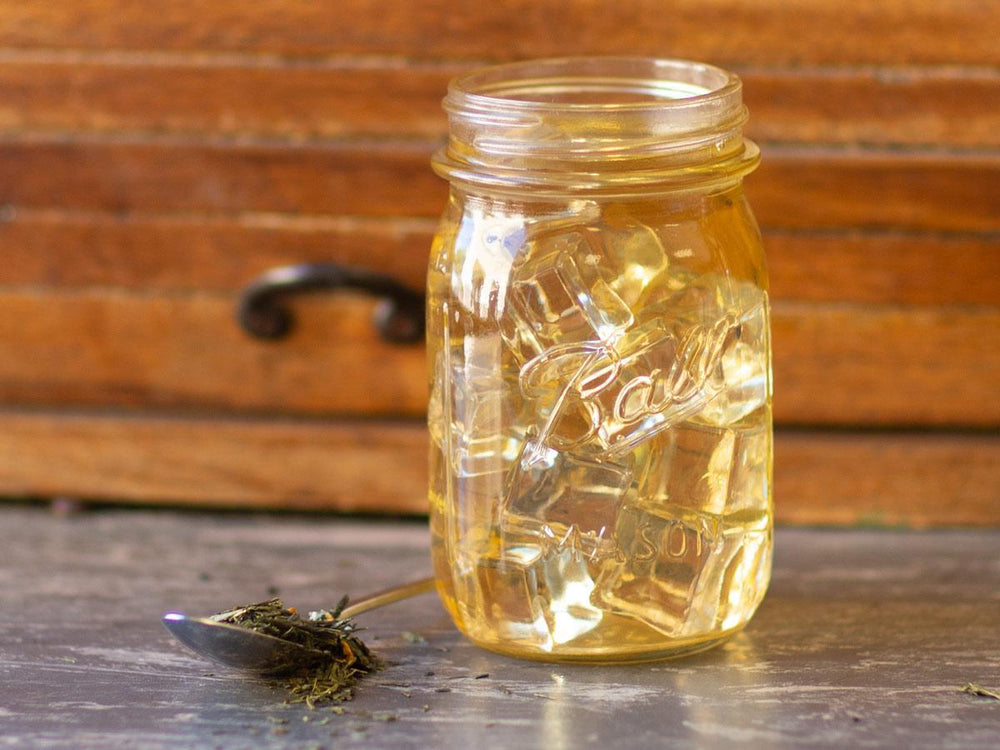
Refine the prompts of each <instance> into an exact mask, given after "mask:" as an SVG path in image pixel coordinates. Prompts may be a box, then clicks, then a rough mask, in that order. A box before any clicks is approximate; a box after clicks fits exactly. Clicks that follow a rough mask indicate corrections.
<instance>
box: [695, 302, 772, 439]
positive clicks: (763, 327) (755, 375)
mask: <svg viewBox="0 0 1000 750" xmlns="http://www.w3.org/2000/svg"><path fill="white" fill-rule="evenodd" d="M737 325H738V331H739V337H738V340H736V341H735V342H733V344H732V345H731V346H728V347H727V348H726V349H725V351H723V353H722V359H721V361H720V363H719V364H720V367H721V370H722V372H721V380H722V383H723V387H722V389H721V390H720V391H719V393H718V394H717V395H716V396H715V397H714V398H713V399H712V400H711V401H710V402H709V403H708V404H707V405H706V406H705V408H704V409H703V410H702V411H701V413H700V414H699V415H698V417H697V419H699V420H702V421H705V422H708V423H710V424H716V425H727V424H732V423H734V422H737V421H739V420H741V419H743V418H745V417H746V416H747V415H749V414H752V413H754V412H755V411H757V410H758V409H761V408H763V407H764V406H765V405H766V404H767V400H768V397H769V396H770V392H771V370H770V366H769V363H768V360H767V352H768V348H769V340H768V339H769V326H768V320H767V304H766V302H765V301H764V300H763V298H761V299H760V301H759V302H758V304H756V305H755V306H754V307H752V308H750V309H749V310H743V311H741V312H740V314H739V317H738V318H737Z"/></svg>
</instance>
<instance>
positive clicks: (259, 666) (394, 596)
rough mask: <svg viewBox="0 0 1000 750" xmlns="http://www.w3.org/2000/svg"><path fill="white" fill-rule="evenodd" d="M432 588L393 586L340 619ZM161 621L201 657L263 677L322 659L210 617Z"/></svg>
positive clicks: (175, 616) (426, 583) (423, 583)
mask: <svg viewBox="0 0 1000 750" xmlns="http://www.w3.org/2000/svg"><path fill="white" fill-rule="evenodd" d="M433 588H434V579H433V578H421V579H420V580H418V581H413V582H412V583H407V584H403V585H401V586H394V587H393V588H390V589H386V590H385V591H380V592H378V593H376V594H372V595H370V596H366V597H364V598H362V599H359V600H358V601H356V602H355V603H353V604H350V605H348V606H347V607H344V609H343V611H342V612H341V613H340V617H341V618H343V619H347V618H350V617H354V616H356V615H359V614H361V613H363V612H368V611H370V610H373V609H377V608H378V607H384V606H386V605H388V604H393V603H395V602H398V601H402V600H403V599H409V598H410V597H412V596H417V595H418V594H423V593H425V592H427V591H430V590H431V589H433ZM161 622H162V623H163V625H164V626H165V627H166V628H167V630H169V631H170V634H171V635H173V636H174V638H176V639H177V640H178V641H180V642H181V643H183V644H184V645H185V646H187V647H188V648H189V649H191V650H192V651H194V652H196V653H198V654H200V655H201V656H204V657H206V658H207V659H211V660H212V661H215V662H218V663H220V664H225V665H226V666H229V667H234V668H236V669H243V670H246V671H250V672H256V673H258V674H262V675H277V674H281V673H282V672H290V671H294V670H295V669H297V668H298V667H300V666H304V665H306V664H309V663H310V662H315V661H317V660H318V659H321V658H323V657H324V656H325V654H324V653H323V652H322V651H318V650H316V649H312V648H309V647H308V646H302V645H299V644H298V643H292V642H291V641H286V640H283V639H281V638H276V637H274V636H272V635H267V634H266V633H258V632H256V631H254V630H250V629H249V628H244V627H240V626H239V625H233V624H231V623H227V622H219V621H217V620H213V619H211V618H209V617H188V616H187V615H185V614H184V613H182V612H167V613H166V614H165V615H163V617H162V619H161Z"/></svg>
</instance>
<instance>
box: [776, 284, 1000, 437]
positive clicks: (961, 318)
mask: <svg viewBox="0 0 1000 750" xmlns="http://www.w3.org/2000/svg"><path fill="white" fill-rule="evenodd" d="M772 326H773V331H774V389H775V414H776V415H777V418H778V419H779V420H780V421H782V422H790V423H797V424H817V425H820V424H824V425H845V424H846V425H856V426H857V425H865V424H868V425H885V426H888V425H899V426H903V425H905V426H911V427H913V426H919V425H933V424H937V425H946V424H965V425H975V426H980V427H984V428H995V427H996V425H997V424H1000V399H998V398H997V397H996V394H997V392H998V389H1000V310H998V309H997V308H995V307H994V308H981V309H975V308H973V309H969V308H964V307H955V308H940V307H939V308H921V309H913V308H899V309H884V308H872V307H866V306H860V307H854V306H849V305H831V306H827V307H819V306H808V305H804V304H795V303H788V304H786V305H776V306H775V313H774V316H773V318H772Z"/></svg>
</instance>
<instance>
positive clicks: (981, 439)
mask: <svg viewBox="0 0 1000 750" xmlns="http://www.w3.org/2000/svg"><path fill="white" fill-rule="evenodd" d="M774 483H775V490H774V491H775V510H776V515H777V518H778V520H779V521H780V522H782V523H787V524H829V525H850V526H857V525H869V526H895V525H899V526H907V527H911V528H930V527H936V526H937V527H939V526H961V525H973V526H974V525H983V526H997V525H1000V503H998V502H997V498H998V497H1000V435H998V433H997V432H996V431H993V432H990V433H986V434H975V433H970V434H947V433H920V432H913V433H906V432H881V433H880V432H838V433H822V432H815V431H795V430H785V431H780V430H779V431H778V433H777V436H776V443H775V472H774Z"/></svg>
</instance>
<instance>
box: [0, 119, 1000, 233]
mask: <svg viewBox="0 0 1000 750" xmlns="http://www.w3.org/2000/svg"><path fill="white" fill-rule="evenodd" d="M435 146H436V144H431V143H425V142H388V143H387V142H381V141H379V142H338V143H331V144H327V145H323V146H318V145H313V146H302V147H290V146H288V145H279V144H274V143H270V144H261V143H256V144H252V145H246V144H243V143H242V142H239V141H229V142H225V143H215V144H209V143H205V142H204V141H201V142H190V141H183V140H181V141H177V140H170V139H167V140H154V141H150V140H140V141H127V140H122V139H96V140H85V141H81V140H76V139H74V138H58V139H53V138H51V137H43V136H41V135H38V134H35V135H31V136H25V137H16V138H11V137H7V138H5V139H2V140H0V174H3V175H4V176H5V179H4V180H2V181H0V205H2V204H8V205H11V206H14V207H15V208H18V207H21V206H24V207H28V208H36V209H37V208H69V209H78V210H110V211H121V212H127V211H152V212H171V211H179V212H184V211H208V212H246V211H256V212H279V213H306V214H359V215H374V216H394V215H397V216H398V215H400V214H403V215H407V216H437V215H438V214H439V212H440V211H441V209H442V207H443V206H444V203H445V196H446V194H447V188H446V185H445V182H444V181H443V180H441V179H440V178H438V177H437V176H436V175H435V174H434V173H433V172H432V171H431V169H430V167H429V165H428V160H429V158H430V155H431V153H432V152H433V150H434V148H435ZM747 192H748V194H749V196H750V199H751V203H752V205H753V206H754V209H755V211H756V213H757V215H758V217H759V218H760V220H761V222H762V223H763V224H764V225H765V226H769V227H785V228H832V227H867V228H895V229H919V230H941V231H979V232H990V231H992V232H996V231H1000V210H998V208H1000V199H998V197H997V196H1000V154H996V153H990V152H983V153H972V154H965V153H963V154H957V153H944V152H918V153H909V152H902V153H896V152H892V151H880V152H857V151H853V150H839V151H838V150H826V149H801V148H784V147H779V146H771V147H770V148H768V149H767V151H766V152H765V154H764V163H763V166H762V167H761V168H760V170H759V171H758V172H757V173H756V174H755V175H753V176H751V178H750V179H749V181H748V184H747Z"/></svg>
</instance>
